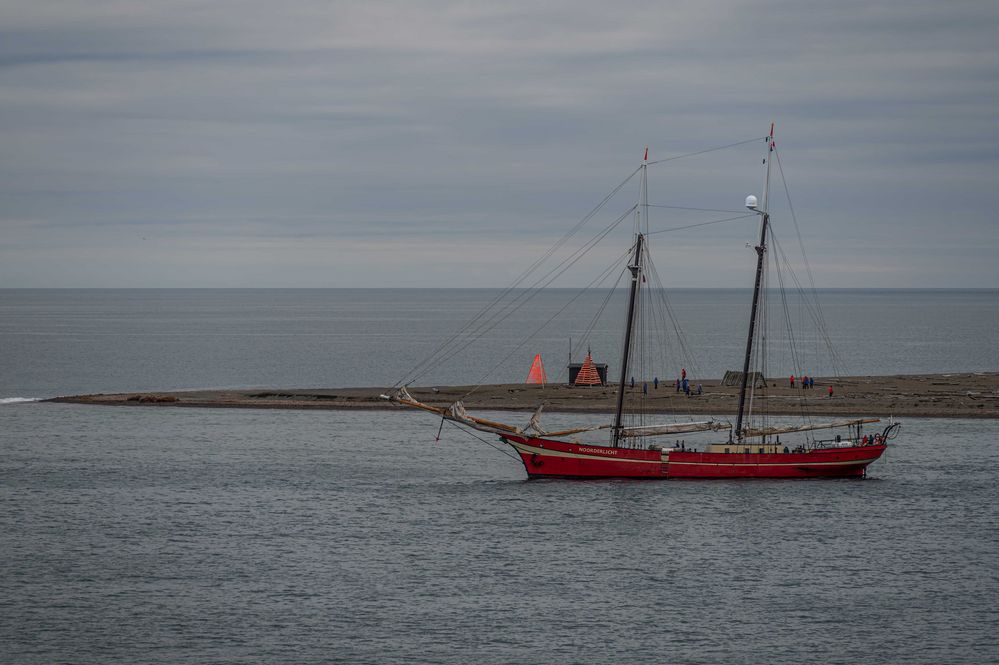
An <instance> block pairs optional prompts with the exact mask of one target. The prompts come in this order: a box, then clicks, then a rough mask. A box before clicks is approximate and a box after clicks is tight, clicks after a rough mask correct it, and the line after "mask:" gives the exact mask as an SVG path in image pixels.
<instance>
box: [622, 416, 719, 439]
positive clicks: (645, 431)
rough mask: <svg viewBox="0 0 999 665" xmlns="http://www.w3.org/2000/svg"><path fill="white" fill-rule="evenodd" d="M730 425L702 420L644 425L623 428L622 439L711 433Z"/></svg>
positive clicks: (717, 421)
mask: <svg viewBox="0 0 999 665" xmlns="http://www.w3.org/2000/svg"><path fill="white" fill-rule="evenodd" d="M731 427H732V424H731V423H727V422H723V421H719V420H703V421H699V422H691V423H672V424H665V423H664V424H661V425H644V426H642V427H624V428H622V429H621V436H622V437H638V436H661V435H664V434H685V433H687V432H712V431H717V430H723V429H731Z"/></svg>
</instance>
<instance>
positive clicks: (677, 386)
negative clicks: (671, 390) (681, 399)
mask: <svg viewBox="0 0 999 665" xmlns="http://www.w3.org/2000/svg"><path fill="white" fill-rule="evenodd" d="M676 391H677V392H680V379H677V380H676Z"/></svg>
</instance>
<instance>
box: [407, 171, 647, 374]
mask: <svg viewBox="0 0 999 665" xmlns="http://www.w3.org/2000/svg"><path fill="white" fill-rule="evenodd" d="M641 169H642V167H641V166H639V167H638V168H636V169H635V170H634V171H632V172H631V173H630V174H629V175H628V177H627V178H625V179H624V180H622V181H621V183H620V184H619V185H618V186H617V187H615V188H614V189H612V190H611V191H610V192H609V193H608V194H607V195H606V196H604V198H603V199H601V201H600V203H598V204H597V205H596V206H595V207H594V208H593V209H592V210H590V212H589V213H587V214H586V215H585V216H584V217H583V218H582V219H581V220H580V221H579V222H578V223H577V224H576V225H575V226H573V227H572V228H571V229H570V230H569V231H567V232H566V233H565V234H564V235H563V236H562V237H561V238H559V240H557V241H556V242H555V244H554V245H552V246H551V247H550V248H549V249H548V250H547V251H546V252H545V253H544V254H543V255H542V256H541V257H540V258H538V259H537V260H536V261H535V262H534V263H532V264H531V265H530V266H529V267H528V268H527V269H526V270H525V271H524V272H523V273H521V274H520V276H518V277H517V278H516V279H515V280H514V281H513V282H512V283H511V284H510V286H508V287H506V288H505V289H504V290H503V291H502V292H500V293H499V295H497V296H496V297H495V298H493V300H492V301H491V302H489V303H488V304H487V305H486V306H485V307H483V308H482V309H481V310H479V312H478V313H477V314H476V315H475V316H473V317H472V318H471V319H470V320H469V321H468V322H466V323H465V325H464V326H462V327H461V328H460V329H459V330H457V331H456V332H455V333H453V334H452V335H451V336H450V337H448V338H447V339H445V340H444V341H443V342H442V343H441V344H440V345H439V346H438V347H437V349H436V350H435V351H434V352H433V353H431V354H430V356H428V357H426V358H424V359H423V360H422V361H420V362H419V363H417V364H416V365H415V366H414V367H413V368H412V369H410V370H409V371H408V372H407V373H406V374H404V375H403V376H402V378H400V379H399V380H398V381H396V383H395V384H394V385H393V387H394V388H395V387H398V386H400V385H401V384H402V383H403V382H405V381H406V378H407V377H409V376H412V375H414V374H415V373H416V372H417V371H419V370H420V369H422V368H423V367H425V366H426V365H429V364H430V363H432V362H434V361H435V360H437V359H438V358H439V357H440V356H441V355H443V353H444V351H445V350H446V349H447V347H448V346H449V345H450V344H451V343H452V342H454V341H455V340H456V339H458V338H459V337H460V336H461V335H462V334H464V333H465V331H467V330H468V329H469V328H470V327H472V326H473V325H475V323H476V322H477V321H478V320H479V319H481V318H482V317H483V316H485V315H486V314H487V313H488V312H489V311H490V310H491V309H492V308H493V307H495V306H496V305H497V303H499V302H501V301H502V300H503V299H504V298H506V297H507V296H508V295H509V294H510V293H511V292H512V291H513V290H514V289H516V288H517V287H518V286H520V284H521V283H523V282H524V280H526V279H527V278H528V277H530V276H531V275H532V274H533V273H534V271H535V270H537V269H538V268H539V267H540V266H541V265H542V264H543V263H544V262H545V261H547V260H548V259H549V258H551V257H552V255H554V254H555V252H557V251H558V250H559V249H560V248H561V247H562V246H563V245H564V244H565V243H566V242H568V241H569V240H570V239H571V238H572V237H573V236H574V235H575V234H576V233H577V232H578V231H579V230H581V229H582V228H583V227H584V226H585V225H586V223H587V222H589V221H590V220H591V219H593V217H594V216H595V215H596V214H597V213H598V212H599V211H600V210H601V209H602V208H603V207H604V205H606V204H607V202H608V201H610V200H611V198H613V197H614V196H615V195H616V194H617V193H618V192H619V191H621V189H622V188H623V187H624V186H625V185H626V184H628V182H629V181H630V180H631V179H632V178H634V177H635V175H636V174H637V173H638V172H639V171H641ZM416 378H417V377H415V376H414V377H413V378H411V379H410V381H409V382H412V381H415V380H416Z"/></svg>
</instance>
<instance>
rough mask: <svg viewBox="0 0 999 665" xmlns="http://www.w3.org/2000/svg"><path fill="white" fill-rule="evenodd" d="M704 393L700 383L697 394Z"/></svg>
mask: <svg viewBox="0 0 999 665" xmlns="http://www.w3.org/2000/svg"><path fill="white" fill-rule="evenodd" d="M703 392H704V388H703V387H702V386H701V384H699V383H698V384H697V394H698V395H700V394H702V393H703Z"/></svg>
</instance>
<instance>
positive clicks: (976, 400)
mask: <svg viewBox="0 0 999 665" xmlns="http://www.w3.org/2000/svg"><path fill="white" fill-rule="evenodd" d="M698 383H699V384H701V386H702V391H703V392H702V394H701V395H695V394H692V395H691V396H690V397H687V396H686V395H684V394H683V393H680V392H677V391H676V388H675V385H674V384H673V383H672V382H671V383H660V384H659V387H658V389H656V388H654V387H653V385H652V383H651V382H650V383H649V384H648V385H647V388H646V387H643V384H642V383H640V382H638V383H636V384H635V387H634V388H630V387H629V388H628V390H627V393H626V395H625V400H626V402H627V403H629V404H632V405H637V404H638V402H639V401H640V400H643V399H644V401H645V409H646V410H647V411H651V412H659V413H667V414H677V415H684V414H700V413H703V414H730V413H735V411H736V409H737V407H738V395H739V389H738V387H735V386H723V385H720V383H721V382H720V381H719V380H703V381H697V380H695V381H694V382H693V383H692V384H691V388H692V390H693V391H694V392H696V389H697V385H698ZM788 383H789V382H788V379H787V378H783V379H768V380H767V388H766V394H765V395H761V391H760V390H759V389H758V390H757V396H756V403H755V405H754V408H755V409H760V408H761V407H762V405H761V404H760V402H761V401H762V400H766V404H767V407H768V410H769V412H770V413H772V414H776V415H780V414H784V415H795V414H800V413H801V412H802V410H803V409H804V410H805V411H807V413H809V414H811V415H830V416H840V415H842V416H880V417H887V416H889V415H892V416H896V417H901V416H917V417H945V418H999V372H976V373H953V374H922V375H899V376H848V377H839V378H833V379H829V378H818V377H816V379H815V388H814V389H811V390H802V389H801V388H800V386H796V387H795V388H791V387H790V386H789V385H788ZM829 387H832V389H833V392H832V396H830V395H829ZM388 390H389V389H388V388H384V387H372V388H321V389H318V388H317V389H273V388H256V389H244V390H187V391H177V392H160V391H146V392H137V393H116V394H98V395H71V396H66V397H56V398H54V399H50V400H46V401H49V402H63V403H73V404H94V405H109V406H137V407H138V406H154V407H200V408H251V409H395V408H400V407H398V406H397V405H394V404H391V403H390V402H387V401H385V400H383V399H381V398H380V397H379V395H381V394H383V393H386V392H388ZM616 390H617V389H616V388H615V387H606V386H603V387H601V386H596V387H571V386H566V385H546V386H543V387H542V386H537V385H526V384H505V385H484V386H479V387H477V388H476V387H473V386H426V387H410V388H409V391H410V393H411V394H412V395H413V396H414V397H415V398H416V399H418V400H420V401H422V402H424V403H426V404H431V405H435V406H447V405H450V404H452V403H454V402H455V401H457V400H461V401H462V402H463V403H464V405H465V407H466V408H467V409H470V410H480V411H481V410H491V411H495V410H503V411H533V410H534V409H535V408H536V407H537V405H538V404H544V408H545V410H546V411H550V412H611V411H613V409H614V400H615V395H616Z"/></svg>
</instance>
